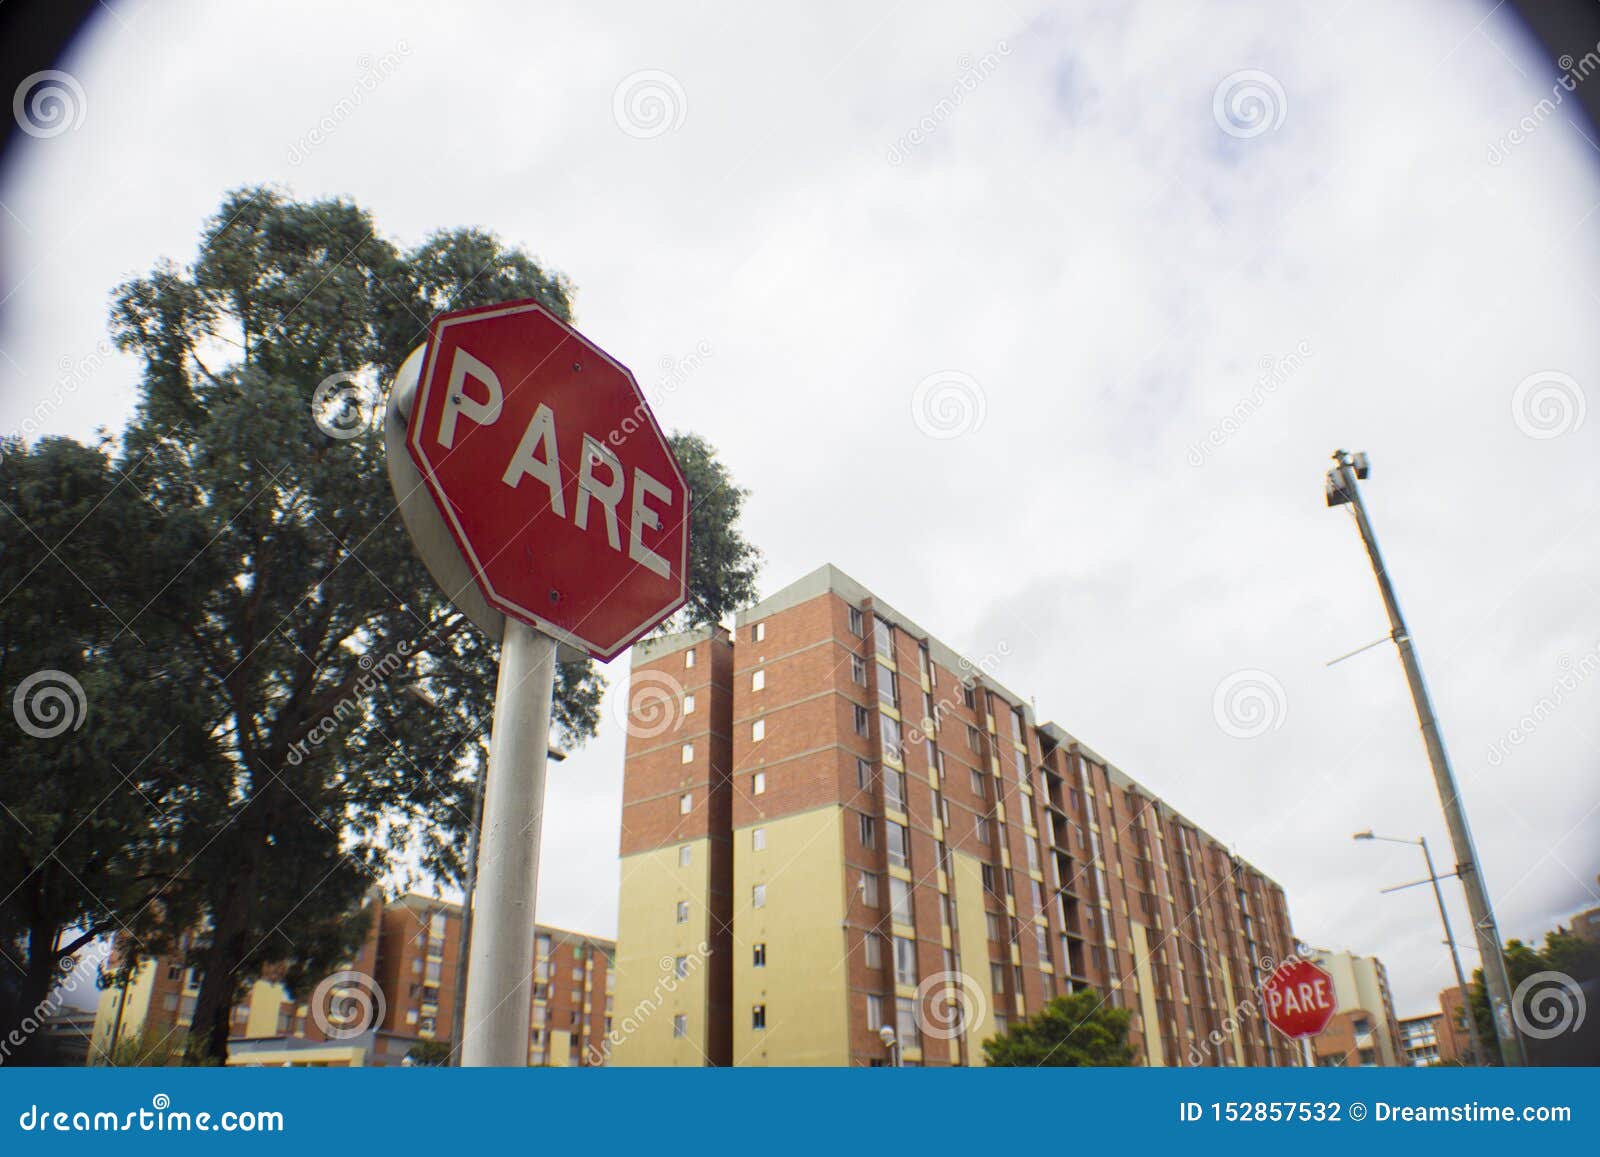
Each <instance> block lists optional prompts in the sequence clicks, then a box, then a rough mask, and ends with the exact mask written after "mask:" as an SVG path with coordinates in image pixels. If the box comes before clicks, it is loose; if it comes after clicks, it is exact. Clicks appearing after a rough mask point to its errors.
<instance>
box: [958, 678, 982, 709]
mask: <svg viewBox="0 0 1600 1157" xmlns="http://www.w3.org/2000/svg"><path fill="white" fill-rule="evenodd" d="M961 702H962V703H964V704H966V706H967V708H968V709H969V710H976V709H977V707H978V697H977V696H976V695H974V694H973V693H972V684H971V683H963V684H961Z"/></svg>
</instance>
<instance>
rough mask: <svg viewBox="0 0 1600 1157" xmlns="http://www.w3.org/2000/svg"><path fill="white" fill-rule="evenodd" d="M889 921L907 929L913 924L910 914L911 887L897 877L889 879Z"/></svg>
mask: <svg viewBox="0 0 1600 1157" xmlns="http://www.w3.org/2000/svg"><path fill="white" fill-rule="evenodd" d="M889 919H891V920H893V921H894V922H895V923H896V924H904V925H906V926H907V927H908V928H909V927H911V926H912V924H914V923H915V921H914V920H913V919H912V914H911V885H910V884H908V883H906V882H905V881H904V880H902V879H900V877H898V876H890V877H889Z"/></svg>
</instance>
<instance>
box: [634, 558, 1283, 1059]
mask: <svg viewBox="0 0 1600 1157" xmlns="http://www.w3.org/2000/svg"><path fill="white" fill-rule="evenodd" d="M994 665H995V663H994V661H993V660H992V659H990V660H980V661H978V662H972V661H969V660H967V659H964V658H962V657H961V656H958V655H957V654H956V653H955V652H953V651H952V650H951V649H950V648H948V647H946V646H945V645H944V644H942V643H941V642H939V641H938V640H937V639H935V638H932V637H931V636H929V635H928V633H927V632H925V631H924V630H922V629H921V628H920V627H918V626H917V625H916V624H915V623H914V622H912V621H911V620H910V619H909V618H907V617H906V616H904V615H902V614H900V613H899V612H897V611H896V610H894V609H893V608H892V607H891V606H889V605H888V604H887V603H884V602H883V601H882V600H880V599H878V598H876V597H875V596H874V595H873V594H872V593H871V592H870V591H868V590H867V589H866V588H864V587H862V586H861V585H860V584H858V583H856V582H855V581H854V580H852V579H850V578H849V577H848V576H846V575H844V574H843V573H841V572H840V571H838V570H837V569H835V568H834V567H831V566H825V567H822V568H821V569H819V570H817V571H815V572H813V573H812V574H810V575H808V576H806V577H805V578H803V579H801V580H800V581H798V582H796V583H794V584H793V585H791V586H789V587H787V588H786V589H784V590H782V591H779V592H778V593H777V594H775V595H773V596H772V597H770V598H768V599H766V600H765V601H763V602H761V603H759V604H757V605H756V606H754V607H752V608H750V609H749V610H747V611H745V612H743V613H742V614H740V615H739V616H738V618H737V620H736V626H735V631H734V633H733V635H731V636H730V635H729V634H728V633H727V632H726V631H723V630H719V629H715V628H702V629H699V630H695V631H690V632H687V633H684V634H679V635H674V636H669V637H665V638H659V639H655V640H651V641H649V642H647V643H644V644H641V645H639V646H636V647H635V648H634V652H633V671H632V685H631V687H630V691H629V696H630V699H629V702H630V704H631V705H632V707H633V708H634V714H633V715H632V716H631V717H630V718H631V723H630V728H629V738H628V745H627V755H626V764H625V772H624V788H623V808H622V841H621V851H622V886H621V898H620V899H621V902H620V908H619V933H618V957H617V972H618V981H617V984H618V990H617V1009H618V1010H619V1011H618V1013H617V1018H618V1019H617V1024H618V1029H617V1031H616V1032H615V1033H614V1034H613V1037H612V1041H613V1044H612V1060H613V1063H617V1064H643V1065H702V1064H714V1065H725V1064H741V1065H754V1064H761V1065H782V1064H795V1065H878V1064H883V1063H889V1062H891V1061H893V1060H895V1059H898V1060H899V1061H901V1062H902V1063H904V1064H908V1065H911V1064H922V1065H974V1064H982V1063H983V1053H982V1048H981V1042H982V1041H983V1040H984V1039H986V1038H988V1037H991V1036H993V1035H995V1034H996V1033H998V1032H1001V1031H1004V1030H1005V1028H1006V1027H1007V1025H1008V1024H1009V1023H1011V1022H1014V1021H1016V1020H1017V1019H1019V1018H1021V1017H1024V1016H1026V1015H1029V1014H1031V1013H1034V1012H1037V1011H1038V1010H1039V1009H1040V1008H1041V1007H1042V1006H1043V1005H1044V1004H1045V1002H1046V1001H1048V1000H1049V999H1051V998H1052V997H1053V996H1056V995H1060V994H1066V993H1070V992H1073V991H1076V990H1077V989H1080V988H1083V987H1092V988H1093V989H1095V990H1096V991H1097V992H1099V993H1101V994H1102V996H1103V998H1104V999H1105V1000H1106V1001H1108V1002H1109V1003H1111V1004H1112V1005H1114V1006H1117V1007H1121V1008H1126V1009H1128V1010H1129V1011H1130V1012H1131V1014H1132V1032H1131V1041H1132V1043H1133V1045H1134V1047H1135V1048H1136V1050H1137V1053H1138V1056H1139V1058H1140V1060H1141V1062H1142V1063H1144V1064H1147V1065H1184V1064H1190V1065H1288V1064H1296V1063H1298V1056H1297V1050H1296V1049H1294V1048H1293V1047H1292V1046H1291V1045H1290V1044H1289V1042H1287V1041H1285V1040H1283V1039H1281V1038H1277V1037H1276V1036H1275V1034H1273V1033H1272V1032H1271V1030H1270V1029H1269V1028H1268V1026H1267V1025H1266V1024H1265V1021H1264V1020H1263V1019H1262V1018H1261V1017H1260V1016H1259V1015H1257V1013H1256V1009H1257V1007H1258V1000H1257V996H1256V993H1257V991H1258V984H1259V981H1260V979H1261V976H1260V970H1261V967H1262V966H1263V963H1265V964H1266V966H1267V967H1270V966H1271V962H1273V961H1276V960H1279V959H1282V958H1283V957H1284V956H1286V955H1287V954H1288V953H1289V952H1291V951H1292V949H1293V945H1294V939H1293V935H1292V933H1291V930H1290V925H1289V917H1288V910H1287V907H1286V905H1285V902H1284V897H1283V892H1282V889H1281V888H1279V887H1278V885H1277V884H1276V883H1274V882H1273V881H1272V880H1270V879H1268V878H1267V877H1265V876H1264V875H1262V874H1261V873H1260V872H1258V871H1257V870H1255V869H1254V868H1253V867H1251V866H1250V865H1249V864H1248V863H1246V862H1244V861H1243V860H1241V859H1239V858H1238V857H1237V856H1234V855H1232V854H1231V853H1230V852H1229V851H1228V849H1227V848H1226V847H1225V846H1224V845H1223V843H1222V842H1220V841H1219V840H1217V839H1215V838H1214V837H1212V836H1210V835H1208V834H1207V833H1205V832H1203V831H1201V830H1200V829H1199V828H1198V827H1196V826H1195V825H1194V824H1193V823H1192V822H1190V821H1189V820H1187V819H1186V818H1185V817H1184V816H1182V815H1181V814H1179V813H1178V812H1177V811H1175V810H1174V809H1173V808H1172V807H1171V806H1170V805H1168V804H1167V803H1165V802H1164V801H1162V800H1160V799H1157V798H1156V797H1154V796H1153V795H1152V794H1151V793H1150V792H1148V791H1146V790H1145V789H1144V788H1142V787H1141V786H1140V785H1139V784H1138V783H1137V782H1135V781H1134V780H1133V779H1131V778H1130V777H1129V776H1127V775H1126V774H1124V773H1123V772H1122V771H1121V770H1119V769H1118V768H1116V767H1114V766H1113V765H1111V764H1110V763H1109V762H1108V761H1107V760H1106V759H1105V758H1104V757H1102V756H1100V755H1098V754H1096V753H1095V752H1094V751H1093V750H1091V749H1090V748H1089V747H1087V746H1086V745H1085V744H1083V743H1082V742H1080V741H1079V740H1077V739H1076V738H1074V737H1073V736H1072V735H1071V734H1069V733H1068V732H1067V731H1065V730H1063V729H1062V728H1060V727H1058V726H1056V725H1054V724H1051V723H1040V722H1038V721H1037V720H1036V719H1035V717H1034V713H1033V709H1032V708H1031V706H1030V705H1029V704H1028V702H1027V701H1026V700H1024V699H1023V698H1021V697H1020V696H1018V695H1016V694H1014V693H1013V692H1011V691H1008V690H1007V689H1006V688H1004V687H1003V686H1001V685H1000V684H999V683H998V682H996V681H995V680H994V679H993V678H992V677H991V675H990V674H989V671H990V670H991V668H992V667H993V666H994ZM884 1026H888V1027H890V1028H892V1030H893V1032H894V1038H895V1039H894V1049H891V1047H888V1046H886V1045H885V1043H884V1041H883V1040H882V1039H880V1030H881V1029H882V1028H883V1027H884ZM895 1049H897V1051H898V1056H896V1055H895V1051H894V1050H895Z"/></svg>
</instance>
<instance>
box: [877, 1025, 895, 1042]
mask: <svg viewBox="0 0 1600 1157" xmlns="http://www.w3.org/2000/svg"><path fill="white" fill-rule="evenodd" d="M878 1039H879V1040H881V1041H882V1042H883V1044H884V1047H885V1048H890V1047H893V1045H894V1040H895V1036H894V1026H893V1025H889V1024H886V1025H884V1026H883V1027H882V1028H880V1029H879V1030H878Z"/></svg>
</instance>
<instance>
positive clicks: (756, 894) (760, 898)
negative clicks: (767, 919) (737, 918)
mask: <svg viewBox="0 0 1600 1157" xmlns="http://www.w3.org/2000/svg"><path fill="white" fill-rule="evenodd" d="M766 906H767V886H766V885H765V884H757V885H756V886H755V887H754V888H751V889H750V907H752V908H765V907H766Z"/></svg>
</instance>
